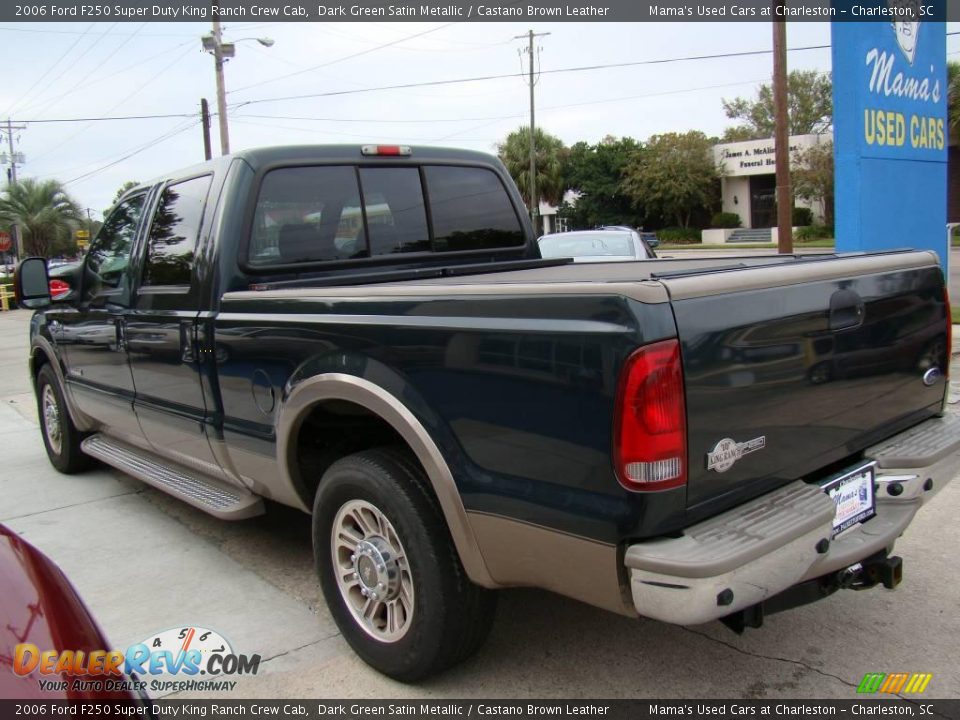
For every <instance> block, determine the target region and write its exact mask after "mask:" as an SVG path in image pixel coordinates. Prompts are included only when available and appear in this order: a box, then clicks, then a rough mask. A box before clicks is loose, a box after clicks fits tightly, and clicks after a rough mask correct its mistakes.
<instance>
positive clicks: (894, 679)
mask: <svg viewBox="0 0 960 720" xmlns="http://www.w3.org/2000/svg"><path fill="white" fill-rule="evenodd" d="M908 677H910V676H909V675H907V673H890V674H889V675H887V679H886V680H885V681H884V683H883V685H881V686H880V692H882V693H890V694H892V695H895V694H897V693H898V692H900V691H901V690H902V689H903V686H904V685H905V684H906V682H907V678H908Z"/></svg>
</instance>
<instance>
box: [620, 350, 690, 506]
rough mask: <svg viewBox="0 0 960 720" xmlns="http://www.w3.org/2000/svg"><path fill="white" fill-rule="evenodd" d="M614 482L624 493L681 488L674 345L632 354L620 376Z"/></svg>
mask: <svg viewBox="0 0 960 720" xmlns="http://www.w3.org/2000/svg"><path fill="white" fill-rule="evenodd" d="M614 422H615V424H614V433H615V439H614V442H615V447H614V459H615V462H616V470H617V479H618V480H619V481H620V484H621V485H623V487H625V488H626V489H627V490H634V491H650V490H668V489H670V488H675V487H680V486H682V485H686V483H687V413H686V407H685V403H684V395H683V369H682V366H681V362H680V343H679V342H678V341H677V340H664V341H662V342H657V343H653V344H652V345H647V346H646V347H642V348H640V349H639V350H637V351H636V352H635V353H633V355H631V356H630V357H629V358H627V362H626V364H625V365H624V368H623V370H622V371H621V374H620V387H619V394H618V396H617V409H616V416H615V421H614Z"/></svg>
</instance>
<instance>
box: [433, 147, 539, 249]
mask: <svg viewBox="0 0 960 720" xmlns="http://www.w3.org/2000/svg"><path fill="white" fill-rule="evenodd" d="M424 175H425V177H426V180H427V192H428V194H429V196H430V212H431V214H432V216H433V236H434V248H435V249H436V250H437V251H438V252H443V251H456V250H483V249H486V248H501V247H512V246H516V245H522V244H523V242H524V237H523V229H522V228H521V227H520V220H519V219H518V218H517V213H516V212H515V211H514V209H513V204H512V203H511V202H510V197H509V195H507V191H506V188H504V186H503V183H502V182H500V178H498V177H497V175H496V174H495V173H493V172H491V171H490V170H486V169H484V168H475V167H446V166H440V165H434V166H426V167H424Z"/></svg>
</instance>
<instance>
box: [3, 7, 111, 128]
mask: <svg viewBox="0 0 960 720" xmlns="http://www.w3.org/2000/svg"><path fill="white" fill-rule="evenodd" d="M94 25H96V23H90V24H89V25H88V26H87V29H86V30H85V31H84V32H83V33H82V34H81V35H80V37H78V38H77V39H76V40H74V41H73V43H72V44H71V45H70V47H68V48H67V49H66V51H65V52H64V53H63V55H61V56H60V57H58V58H57V60H56V62H54V63H53V65H51V66H50V67H48V68H47V69H46V71H44V73H43V75H41V76H40V79H39V80H37V81H36V82H35V83H34V84H33V85H31V86H30V89H29V90H27V92H25V93H24V94H23V95H21V96H20V99H19V100H14V102H13V105H11V106H9V107H8V108H7V110H6V112H4V113H0V114H2V115H9V114H10V112H11V111H12V110H13V109H14V108H15V107H17V105H20V104H21V103H22V102H23V101H24V100H26V99H27V98H28V97H29V96H30V95H31V94H32V93H33V91H34V90H36V89H37V88H38V87H40V83H42V82H43V81H44V80H46V78H47V75H49V74H50V73H51V72H53V70H54V68H56V67H57V65H59V64H60V63H61V61H63V59H64V58H65V57H66V56H67V55H69V54H70V53H71V52H73V49H74V48H75V47H76V46H77V45H78V44H79V43H80V41H81V40H83V38H84V37H86V35H87V33H88V32H90V30H92V29H93V26H94ZM61 74H62V73H61Z"/></svg>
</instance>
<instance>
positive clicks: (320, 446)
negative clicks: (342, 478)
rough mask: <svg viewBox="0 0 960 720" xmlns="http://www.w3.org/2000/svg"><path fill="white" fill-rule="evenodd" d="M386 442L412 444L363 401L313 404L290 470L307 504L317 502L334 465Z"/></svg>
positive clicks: (293, 449) (310, 505)
mask: <svg viewBox="0 0 960 720" xmlns="http://www.w3.org/2000/svg"><path fill="white" fill-rule="evenodd" d="M385 445H399V446H402V447H408V448H409V446H408V445H407V442H406V441H405V440H404V439H403V437H402V436H401V435H400V433H398V432H397V431H396V430H395V429H394V428H393V426H392V425H390V423H388V422H387V421H386V420H384V419H383V418H381V417H380V416H379V415H377V414H375V413H373V412H371V411H370V410H368V409H367V408H365V407H363V406H362V405H358V404H356V403H353V402H349V401H347V400H326V401H323V402H319V403H317V404H316V405H313V406H312V407H311V408H310V410H309V411H308V413H307V415H306V417H305V418H304V419H303V421H302V422H301V423H300V427H299V429H298V430H297V434H296V438H295V439H294V443H293V447H292V451H293V455H292V457H291V458H290V462H291V463H292V464H293V467H291V468H290V470H291V473H290V474H291V476H292V477H293V478H294V479H295V482H296V484H297V486H298V490H299V491H300V492H301V494H302V499H303V501H304V503H305V504H306V505H307V507H312V506H313V498H314V496H315V495H316V493H317V487H318V486H319V485H320V478H321V477H323V473H324V472H326V470H327V468H328V467H330V465H332V464H333V463H334V462H336V461H337V460H339V459H340V458H342V457H345V456H347V455H351V454H353V453H356V452H360V451H361V450H368V449H370V448H375V447H382V446H385ZM411 454H412V453H411ZM414 460H416V456H415V455H414ZM417 462H418V463H419V461H418V460H417Z"/></svg>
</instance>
